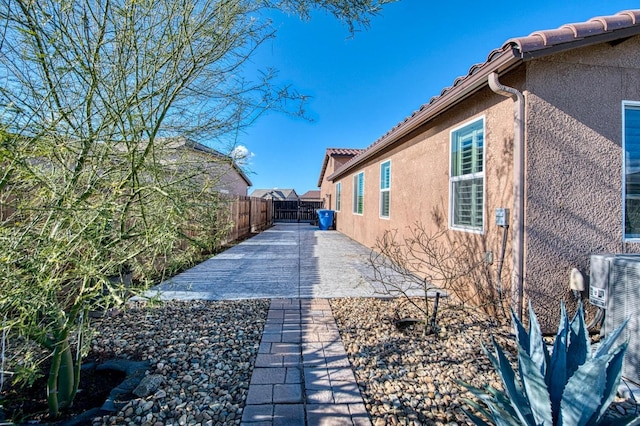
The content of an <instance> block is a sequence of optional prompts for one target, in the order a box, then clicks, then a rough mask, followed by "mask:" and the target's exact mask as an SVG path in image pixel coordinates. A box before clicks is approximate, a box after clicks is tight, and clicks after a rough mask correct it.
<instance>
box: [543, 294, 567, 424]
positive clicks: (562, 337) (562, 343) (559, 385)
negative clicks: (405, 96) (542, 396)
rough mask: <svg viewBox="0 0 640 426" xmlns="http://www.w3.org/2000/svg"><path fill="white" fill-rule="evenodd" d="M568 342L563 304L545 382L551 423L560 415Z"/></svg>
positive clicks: (565, 312) (565, 379)
mask: <svg viewBox="0 0 640 426" xmlns="http://www.w3.org/2000/svg"><path fill="white" fill-rule="evenodd" d="M568 340H569V318H568V317H567V311H566V309H565V307H564V303H562V304H561V305H560V323H559V324H558V331H557V332H556V338H555V341H554V342H553V352H552V353H551V361H550V363H549V368H548V369H547V374H546V376H545V382H546V383H547V387H548V388H549V397H550V398H551V413H552V416H553V421H554V422H556V421H557V420H558V416H559V415H560V401H562V392H564V387H565V386H566V385H567V381H568V380H569V377H568V376H567V347H568V344H569V342H568Z"/></svg>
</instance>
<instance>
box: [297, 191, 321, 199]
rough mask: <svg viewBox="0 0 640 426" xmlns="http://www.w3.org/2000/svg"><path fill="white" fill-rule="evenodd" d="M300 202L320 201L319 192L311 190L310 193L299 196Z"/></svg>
mask: <svg viewBox="0 0 640 426" xmlns="http://www.w3.org/2000/svg"><path fill="white" fill-rule="evenodd" d="M300 199H301V200H322V197H321V196H320V191H319V190H314V189H312V190H311V191H307V192H305V193H304V194H302V195H301V196H300Z"/></svg>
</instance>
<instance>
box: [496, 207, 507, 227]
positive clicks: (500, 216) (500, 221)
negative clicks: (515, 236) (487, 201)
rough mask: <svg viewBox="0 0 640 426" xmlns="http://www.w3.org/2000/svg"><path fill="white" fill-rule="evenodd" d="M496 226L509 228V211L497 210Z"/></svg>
mask: <svg viewBox="0 0 640 426" xmlns="http://www.w3.org/2000/svg"><path fill="white" fill-rule="evenodd" d="M496 225H498V226H509V209H505V208H498V209H496Z"/></svg>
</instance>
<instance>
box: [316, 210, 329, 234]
mask: <svg viewBox="0 0 640 426" xmlns="http://www.w3.org/2000/svg"><path fill="white" fill-rule="evenodd" d="M318 224H319V226H320V230H321V231H326V230H327V229H329V228H331V226H333V210H318Z"/></svg>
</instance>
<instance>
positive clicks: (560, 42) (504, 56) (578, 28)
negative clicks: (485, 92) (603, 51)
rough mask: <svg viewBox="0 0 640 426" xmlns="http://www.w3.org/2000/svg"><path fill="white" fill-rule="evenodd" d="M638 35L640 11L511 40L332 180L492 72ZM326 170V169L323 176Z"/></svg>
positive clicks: (478, 84) (477, 85)
mask: <svg viewBox="0 0 640 426" xmlns="http://www.w3.org/2000/svg"><path fill="white" fill-rule="evenodd" d="M637 34H640V10H625V11H622V12H619V13H616V14H615V15H610V16H599V17H595V18H592V19H590V20H588V21H586V22H580V23H574V24H566V25H563V26H561V27H560V28H558V29H554V30H542V31H535V32H533V33H531V34H529V35H528V36H525V37H515V38H511V39H509V40H507V41H506V42H505V43H504V44H503V45H502V46H501V47H500V48H497V49H494V50H492V51H491V53H489V55H488V56H487V60H486V61H485V62H483V63H480V64H475V65H473V66H472V67H471V68H470V69H469V72H468V73H467V74H466V75H463V76H460V77H458V78H456V79H455V80H454V82H453V85H452V86H450V87H445V88H444V89H442V91H441V92H440V94H439V95H437V96H434V97H433V98H431V99H430V100H429V102H428V103H426V104H424V105H421V106H420V108H419V109H418V110H417V111H414V112H413V113H412V114H411V115H410V116H409V117H407V118H405V119H404V120H403V121H401V122H400V123H398V124H396V125H395V126H394V127H393V128H392V129H391V130H389V131H388V132H387V133H386V134H384V135H383V136H382V137H380V138H379V139H378V140H376V141H375V142H374V143H373V144H371V145H370V146H369V147H367V148H366V149H365V150H362V152H360V153H359V154H358V155H356V156H355V157H354V158H352V159H351V160H349V161H348V162H347V163H345V164H344V165H343V166H342V167H340V169H338V170H336V171H335V172H334V173H333V174H332V175H330V176H329V177H328V179H329V180H334V179H335V178H336V177H338V176H340V175H342V174H344V173H346V172H348V171H349V170H351V169H353V168H354V167H355V166H357V165H358V164H360V163H361V162H362V161H364V160H366V159H368V158H370V157H372V156H373V155H374V154H376V153H377V152H379V151H380V150H382V149H383V148H385V147H387V146H389V145H391V144H392V143H394V142H395V141H397V140H398V139H400V138H401V137H402V136H405V135H407V134H408V133H409V132H411V131H412V130H414V129H416V128H417V127H418V126H419V125H421V124H423V123H425V122H426V121H428V120H430V119H432V118H434V117H436V116H437V115H438V114H440V113H442V112H444V111H445V110H447V109H449V108H450V107H452V106H453V105H455V104H457V103H459V102H461V101H462V100H463V99H465V98H466V97H468V96H470V95H471V94H473V93H475V92H477V91H478V90H480V89H481V88H482V87H484V86H486V85H487V84H488V83H487V76H488V75H489V74H491V73H492V72H497V73H498V74H500V73H504V72H506V71H509V70H511V69H513V68H514V67H515V66H517V65H519V64H520V63H522V62H523V61H527V60H530V59H534V58H539V57H542V56H545V55H550V54H554V53H558V52H562V51H565V50H569V49H574V48H578V47H583V46H590V45H594V44H597V43H604V42H611V41H615V40H620V39H624V38H627V37H631V36H634V35H637ZM327 151H328V150H327ZM326 161H327V157H326V156H325V162H326ZM324 169H325V166H323V170H322V174H324ZM321 178H322V175H321ZM318 186H319V185H318Z"/></svg>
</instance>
